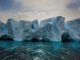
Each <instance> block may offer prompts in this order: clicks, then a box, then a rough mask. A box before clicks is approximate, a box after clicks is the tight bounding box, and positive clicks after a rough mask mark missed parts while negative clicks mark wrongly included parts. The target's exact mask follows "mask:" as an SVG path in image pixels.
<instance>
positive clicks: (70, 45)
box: [0, 40, 80, 60]
mask: <svg viewBox="0 0 80 60" xmlns="http://www.w3.org/2000/svg"><path fill="white" fill-rule="evenodd" d="M19 46H24V47H27V50H28V51H29V52H32V54H34V56H36V57H35V58H34V59H33V60H37V59H38V60H39V58H40V60H53V59H54V60H79V59H80V41H74V42H67V43H62V42H41V41H38V42H31V41H29V42H19V41H8V40H6V41H4V40H0V47H5V48H8V49H14V48H16V47H19Z"/></svg>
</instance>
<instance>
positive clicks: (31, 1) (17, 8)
mask: <svg viewBox="0 0 80 60" xmlns="http://www.w3.org/2000/svg"><path fill="white" fill-rule="evenodd" d="M55 16H64V17H65V18H66V20H71V19H74V18H80V0H0V21H4V22H5V21H7V19H8V18H14V19H16V20H29V21H32V20H35V19H38V20H39V21H40V20H43V19H47V18H49V17H55Z"/></svg>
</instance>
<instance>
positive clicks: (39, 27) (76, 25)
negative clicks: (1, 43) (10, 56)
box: [0, 16, 80, 41]
mask: <svg viewBox="0 0 80 60" xmlns="http://www.w3.org/2000/svg"><path fill="white" fill-rule="evenodd" d="M64 21H65V18H64V17H62V16H57V17H53V18H49V19H45V20H42V21H40V24H39V22H38V20H34V21H24V20H22V21H16V20H14V19H8V21H7V23H3V22H1V21H0V38H1V37H2V36H8V37H10V38H12V39H13V40H17V41H24V40H26V41H27V40H33V39H37V40H44V41H62V40H63V41H66V40H71V39H73V40H76V39H77V40H80V32H79V31H80V19H74V20H70V21H68V22H64Z"/></svg>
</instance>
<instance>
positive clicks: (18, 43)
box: [0, 40, 80, 49]
mask: <svg viewBox="0 0 80 60" xmlns="http://www.w3.org/2000/svg"><path fill="white" fill-rule="evenodd" d="M0 46H1V47H5V48H10V49H12V48H16V47H18V46H25V47H35V46H40V47H42V48H47V47H48V48H50V49H52V48H53V49H61V48H72V49H77V48H80V41H75V42H67V43H62V42H41V41H40V42H31V41H29V42H28V41H26V42H22V41H8V40H6V41H4V40H0Z"/></svg>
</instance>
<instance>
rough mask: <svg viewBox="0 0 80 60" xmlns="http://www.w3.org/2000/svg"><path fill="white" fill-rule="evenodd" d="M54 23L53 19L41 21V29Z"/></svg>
mask: <svg viewBox="0 0 80 60" xmlns="http://www.w3.org/2000/svg"><path fill="white" fill-rule="evenodd" d="M52 22H53V19H52V18H48V19H45V20H42V21H40V27H43V26H45V25H46V24H48V23H49V24H52Z"/></svg>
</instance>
